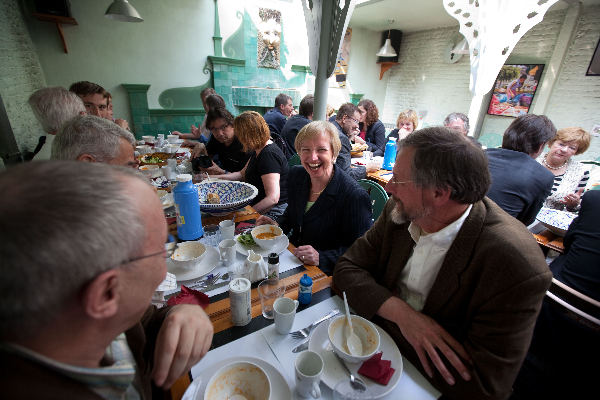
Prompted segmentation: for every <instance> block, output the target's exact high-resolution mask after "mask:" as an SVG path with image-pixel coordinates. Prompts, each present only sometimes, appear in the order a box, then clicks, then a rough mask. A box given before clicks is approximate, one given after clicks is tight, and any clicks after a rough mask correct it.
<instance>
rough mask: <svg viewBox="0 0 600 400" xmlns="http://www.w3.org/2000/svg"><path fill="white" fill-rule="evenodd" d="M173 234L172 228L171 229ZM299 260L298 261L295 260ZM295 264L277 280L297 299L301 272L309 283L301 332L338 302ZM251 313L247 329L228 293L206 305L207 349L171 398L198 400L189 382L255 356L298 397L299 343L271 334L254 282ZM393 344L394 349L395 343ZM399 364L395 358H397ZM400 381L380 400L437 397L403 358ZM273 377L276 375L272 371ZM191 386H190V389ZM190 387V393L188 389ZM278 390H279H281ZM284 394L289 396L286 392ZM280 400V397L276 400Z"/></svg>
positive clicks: (245, 213)
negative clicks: (235, 320)
mask: <svg viewBox="0 0 600 400" xmlns="http://www.w3.org/2000/svg"><path fill="white" fill-rule="evenodd" d="M258 217H259V214H258V213H257V212H256V211H255V210H254V209H253V208H252V207H250V206H247V207H245V208H244V209H242V210H239V211H237V212H235V213H234V214H233V215H231V214H229V215H223V216H203V223H204V224H218V223H219V222H220V221H222V220H224V219H232V218H233V219H234V221H235V222H236V224H238V223H240V222H246V223H248V222H250V223H252V222H253V221H255V220H256V219H257V218H258ZM170 229H171V230H172V231H173V230H174V229H176V227H175V228H174V227H173V226H170ZM293 249H294V246H293V244H291V243H290V244H289V246H288V248H287V250H285V251H289V252H292V251H293ZM289 256H290V254H282V255H281V258H282V259H288V260H289V258H286V257H289ZM295 260H297V259H295ZM297 261H298V265H297V266H295V267H294V268H291V269H287V270H286V271H285V272H282V273H280V280H281V281H282V282H283V283H284V284H285V286H286V290H285V296H286V297H289V298H292V299H297V298H298V285H299V280H300V278H301V277H302V276H303V275H304V274H308V275H309V276H310V277H311V278H312V280H313V294H312V301H311V303H310V304H308V305H300V306H299V307H298V313H297V315H296V319H295V321H294V326H293V329H294V330H295V329H299V328H302V327H304V326H306V325H309V324H310V323H311V322H313V321H314V320H315V319H318V318H319V317H320V316H322V315H324V314H326V313H327V312H328V311H331V309H332V308H334V307H335V308H339V307H340V305H341V300H340V298H339V296H337V295H336V294H335V293H334V292H333V291H332V288H331V277H330V276H327V275H326V274H325V273H324V272H323V271H321V270H320V269H319V268H318V267H317V266H313V265H302V263H301V262H299V260H297ZM250 297H251V314H252V320H251V321H250V323H249V324H248V325H245V326H234V325H233V324H232V322H231V307H230V303H229V297H228V293H227V292H223V293H220V294H216V295H213V296H210V303H209V305H208V307H207V308H206V309H205V311H206V313H207V314H208V316H209V317H210V320H211V321H212V322H213V326H214V337H213V341H212V345H211V349H210V351H209V352H208V353H207V354H206V355H205V357H204V358H203V359H202V360H201V361H200V362H199V363H198V364H197V365H196V366H194V367H193V368H192V369H191V371H190V372H189V373H188V374H186V375H184V376H182V377H181V378H179V379H178V380H177V381H176V382H175V384H174V385H173V386H172V387H171V390H170V392H169V396H168V397H170V398H171V399H173V400H179V399H182V398H184V396H185V399H186V400H187V399H192V398H193V399H196V398H198V399H202V398H203V397H202V395H201V394H200V391H199V393H198V395H197V396H196V397H194V396H193V394H194V393H192V390H195V388H194V387H193V385H192V383H195V384H196V386H197V389H200V388H201V385H202V384H203V385H204V386H205V385H206V383H207V381H208V379H210V375H211V374H212V373H214V372H215V368H216V367H218V366H219V365H221V364H222V363H223V360H224V359H227V358H228V357H233V358H235V357H254V358H255V359H257V360H261V361H260V362H263V363H267V364H266V366H267V367H268V368H271V369H272V368H273V367H274V370H273V371H275V370H276V371H279V372H278V373H277V374H278V376H279V375H281V376H282V377H283V380H285V384H283V383H281V382H280V383H279V384H280V385H281V386H285V387H286V388H287V389H286V390H288V389H289V393H290V396H291V397H290V398H297V394H295V391H294V387H295V383H294V372H293V361H294V359H295V357H296V355H295V354H294V353H292V352H291V350H292V348H293V347H294V346H296V345H297V344H298V343H299V342H300V341H298V340H295V339H293V338H292V337H291V336H288V335H279V334H277V333H276V331H275V330H274V324H273V320H268V319H266V318H264V317H263V316H262V310H261V305H260V299H259V296H258V292H257V289H256V283H255V284H253V286H252V290H251V295H250ZM394 346H395V345H394ZM396 362H399V360H396ZM401 365H403V370H402V374H401V375H400V376H401V378H400V381H399V382H398V384H397V385H396V386H395V387H394V389H393V390H391V392H390V393H389V394H387V395H386V396H384V397H382V398H384V399H396V398H411V399H416V400H419V399H423V400H430V399H436V398H438V397H439V395H440V393H439V392H438V391H437V390H436V389H435V388H434V387H433V386H432V385H431V384H430V383H429V382H428V381H427V380H426V379H425V378H424V377H423V376H422V375H421V374H420V372H419V371H418V370H417V369H416V368H415V367H414V366H413V365H412V364H411V363H410V362H409V361H408V360H407V359H405V358H404V357H402V360H401ZM273 373H275V372H273ZM280 380H281V379H280ZM190 385H192V387H190ZM320 386H321V390H322V398H324V399H330V398H332V391H331V389H330V388H328V387H327V386H326V385H325V384H324V383H323V382H321V385H320ZM188 389H189V390H188ZM280 389H281V388H280ZM286 393H287V392H286ZM272 398H273V397H272ZM278 400H279V399H278Z"/></svg>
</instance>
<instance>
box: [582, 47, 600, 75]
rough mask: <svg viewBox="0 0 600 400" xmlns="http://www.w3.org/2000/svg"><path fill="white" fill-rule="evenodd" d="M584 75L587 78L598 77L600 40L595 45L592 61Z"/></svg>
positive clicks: (599, 72) (599, 70) (599, 69)
mask: <svg viewBox="0 0 600 400" xmlns="http://www.w3.org/2000/svg"><path fill="white" fill-rule="evenodd" d="M585 74H586V75H587V76H600V40H598V43H597V44H596V50H594V55H593V56H592V61H590V66H589V67H588V69H587V71H586V73H585Z"/></svg>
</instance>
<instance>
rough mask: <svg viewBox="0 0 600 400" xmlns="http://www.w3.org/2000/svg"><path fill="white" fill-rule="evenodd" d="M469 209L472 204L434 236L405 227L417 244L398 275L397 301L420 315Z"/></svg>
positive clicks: (412, 227)
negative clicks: (406, 304)
mask: <svg viewBox="0 0 600 400" xmlns="http://www.w3.org/2000/svg"><path fill="white" fill-rule="evenodd" d="M471 208H473V205H472V204H471V205H469V207H468V208H467V209H466V210H465V212H464V213H463V214H462V215H461V216H460V218H458V219H457V220H456V221H454V222H452V223H451V224H450V225H448V226H446V227H445V228H444V229H442V230H440V231H438V232H435V233H425V232H424V231H423V230H421V228H420V227H418V226H417V225H415V224H413V223H412V222H411V223H410V225H409V226H408V232H409V233H410V236H411V237H412V239H413V240H414V241H415V243H416V244H415V246H414V248H413V253H412V255H411V256H410V258H409V259H408V261H407V262H406V266H405V267H404V269H403V270H402V273H401V274H400V280H399V282H398V288H399V290H400V298H401V299H402V300H404V301H406V302H407V303H408V304H409V305H410V306H411V307H413V308H414V309H415V310H417V311H421V310H422V309H423V307H424V306H425V301H426V300H427V296H428V295H429V292H430V291H431V287H432V286H433V282H435V278H436V277H437V275H438V272H439V271H440V268H441V267H442V263H443V262H444V258H445V256H446V253H447V252H448V249H449V248H450V246H451V245H452V242H454V239H455V238H456V235H457V234H458V231H459V230H460V228H461V227H462V225H463V223H464V222H465V219H466V218H467V216H468V215H469V213H470V212H471Z"/></svg>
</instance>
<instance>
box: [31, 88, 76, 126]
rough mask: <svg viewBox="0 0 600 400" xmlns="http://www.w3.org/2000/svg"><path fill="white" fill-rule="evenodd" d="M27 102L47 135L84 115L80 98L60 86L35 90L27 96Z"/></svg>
mask: <svg viewBox="0 0 600 400" xmlns="http://www.w3.org/2000/svg"><path fill="white" fill-rule="evenodd" d="M28 102H29V106H30V107H31V110H32V111H33V115H35V117H36V118H37V120H38V121H39V122H40V124H42V128H43V129H44V132H47V133H50V132H52V133H56V132H58V130H59V129H60V128H61V127H62V126H63V125H64V124H65V123H66V122H67V121H69V120H71V119H73V118H74V117H76V116H78V115H79V114H81V113H82V112H83V113H85V106H84V105H83V101H82V100H81V98H80V97H79V96H77V95H76V94H75V93H73V92H69V91H68V90H67V89H65V88H62V87H60V86H55V87H47V88H43V89H39V90H36V91H35V92H33V94H32V95H31V96H29V100H28Z"/></svg>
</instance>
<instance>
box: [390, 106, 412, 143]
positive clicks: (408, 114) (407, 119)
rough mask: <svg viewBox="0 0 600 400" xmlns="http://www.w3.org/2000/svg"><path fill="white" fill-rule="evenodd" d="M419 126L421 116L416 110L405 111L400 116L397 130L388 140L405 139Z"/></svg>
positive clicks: (397, 121) (392, 132) (391, 133)
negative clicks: (393, 138) (392, 138)
mask: <svg viewBox="0 0 600 400" xmlns="http://www.w3.org/2000/svg"><path fill="white" fill-rule="evenodd" d="M417 126H419V116H418V115H417V113H416V112H415V111H414V110H405V111H402V112H401V113H400V114H398V119H397V120H396V129H394V130H393V131H391V132H390V134H389V135H388V138H391V137H395V138H396V139H398V140H402V139H404V138H405V137H406V136H408V135H409V134H411V133H413V131H414V130H415V129H417Z"/></svg>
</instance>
